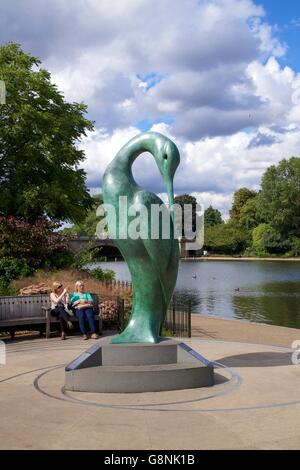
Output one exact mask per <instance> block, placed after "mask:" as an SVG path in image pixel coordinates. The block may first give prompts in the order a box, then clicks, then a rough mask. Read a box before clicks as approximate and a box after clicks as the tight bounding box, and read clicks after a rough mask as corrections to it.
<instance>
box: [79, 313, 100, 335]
mask: <svg viewBox="0 0 300 470" xmlns="http://www.w3.org/2000/svg"><path fill="white" fill-rule="evenodd" d="M76 317H77V318H78V320H79V328H80V331H81V333H82V334H83V335H86V334H87V331H86V328H85V325H84V320H85V318H87V319H88V322H89V326H90V330H91V333H96V325H95V320H94V312H93V309H91V308H84V309H80V308H77V309H76Z"/></svg>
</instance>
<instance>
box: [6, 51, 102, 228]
mask: <svg viewBox="0 0 300 470" xmlns="http://www.w3.org/2000/svg"><path fill="white" fill-rule="evenodd" d="M0 80H3V81H4V82H5V85H6V90H7V96H6V104H3V105H0V214H2V215H4V216H11V215H13V216H18V217H23V218H25V219H26V220H27V221H29V222H35V221H36V220H38V219H39V218H40V217H44V216H47V217H48V218H50V219H57V220H67V221H80V220H81V219H82V218H83V217H84V215H85V211H86V209H87V208H89V207H90V205H91V197H90V195H89V193H88V191H87V188H86V186H85V179H86V175H85V172H84V171H83V170H82V169H79V168H78V165H79V164H80V163H81V162H82V160H83V159H84V152H83V151H82V150H80V149H79V148H78V146H77V144H78V142H79V140H80V138H81V137H82V136H83V135H86V132H87V131H90V130H92V129H93V123H92V122H91V121H89V120H87V119H86V118H85V113H86V111H87V107H86V106H85V105H84V104H83V103H68V102H67V101H65V99H64V96H63V95H62V93H60V92H59V91H58V89H57V87H56V86H55V85H54V84H53V83H52V82H51V76H50V73H49V72H48V71H47V70H45V69H43V68H41V62H40V60H39V59H38V58H37V57H34V56H32V55H30V54H26V53H25V52H23V50H22V49H21V47H20V45H18V44H14V43H9V44H7V45H5V46H0Z"/></svg>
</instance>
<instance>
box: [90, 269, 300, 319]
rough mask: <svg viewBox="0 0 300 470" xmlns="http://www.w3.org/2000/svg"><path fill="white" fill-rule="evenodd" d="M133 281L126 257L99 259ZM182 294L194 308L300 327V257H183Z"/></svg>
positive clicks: (179, 283)
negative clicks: (297, 259)
mask: <svg viewBox="0 0 300 470" xmlns="http://www.w3.org/2000/svg"><path fill="white" fill-rule="evenodd" d="M99 264H100V266H101V267H102V268H103V269H113V270H114V271H115V272H116V279H117V280H121V281H130V273H129V270H128V268H127V265H126V263H125V262H116V263H113V262H112V263H99ZM176 295H177V297H180V298H181V299H183V300H187V299H189V300H190V301H191V302H192V311H193V312H194V313H199V314H204V315H211V316H214V317H223V318H231V319H239V320H246V321H251V322H260V323H269V324H273V325H280V326H288V327H292V328H300V263H298V262H287V261H283V262H280V261H278V262H277V261H272V262H269V261H188V262H184V261H182V262H181V264H180V268H179V273H178V280H177V285H176Z"/></svg>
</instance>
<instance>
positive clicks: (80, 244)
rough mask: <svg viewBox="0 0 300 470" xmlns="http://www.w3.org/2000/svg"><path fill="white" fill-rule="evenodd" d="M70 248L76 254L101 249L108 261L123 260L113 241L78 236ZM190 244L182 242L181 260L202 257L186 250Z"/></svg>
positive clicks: (70, 244) (183, 240)
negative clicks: (85, 250) (84, 249)
mask: <svg viewBox="0 0 300 470" xmlns="http://www.w3.org/2000/svg"><path fill="white" fill-rule="evenodd" d="M67 243H68V246H69V248H70V249H71V250H72V251H74V252H75V253H76V252H79V251H81V250H82V249H83V248H85V247H86V246H90V249H91V250H93V249H96V248H98V247H99V248H100V247H101V256H103V257H105V258H106V259H107V260H108V261H109V260H116V259H118V260H122V259H123V257H122V255H121V253H120V251H119V250H118V248H117V247H116V246H115V245H114V242H113V240H111V239H110V238H107V239H105V240H100V239H99V238H95V237H85V236H78V237H76V238H72V239H70V240H69V241H68V242H67ZM187 243H189V242H188V241H187V240H185V239H184V238H183V239H181V240H180V254H181V258H191V257H196V256H201V253H199V252H196V251H188V250H187V249H186V245H187Z"/></svg>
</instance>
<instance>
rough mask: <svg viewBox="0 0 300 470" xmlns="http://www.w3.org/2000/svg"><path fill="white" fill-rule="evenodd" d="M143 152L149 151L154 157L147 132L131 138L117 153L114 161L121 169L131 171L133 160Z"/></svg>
mask: <svg viewBox="0 0 300 470" xmlns="http://www.w3.org/2000/svg"><path fill="white" fill-rule="evenodd" d="M143 152H150V153H151V154H152V155H153V156H154V158H155V149H154V145H153V143H152V139H149V136H148V134H142V135H138V136H136V137H134V138H133V139H131V140H130V141H129V142H128V144H126V145H124V147H122V148H121V150H120V151H119V152H118V153H117V155H116V157H115V159H114V161H115V163H116V164H117V165H118V167H119V168H120V169H121V170H122V171H129V172H131V167H132V165H133V162H134V161H135V160H136V158H137V157H138V156H139V155H140V154H141V153H143Z"/></svg>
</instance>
